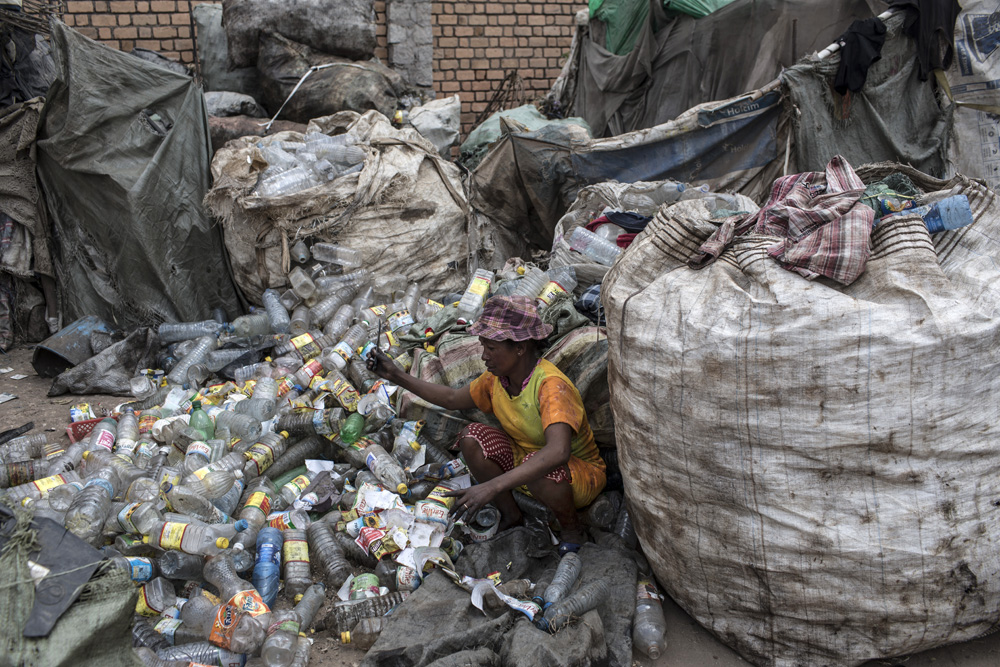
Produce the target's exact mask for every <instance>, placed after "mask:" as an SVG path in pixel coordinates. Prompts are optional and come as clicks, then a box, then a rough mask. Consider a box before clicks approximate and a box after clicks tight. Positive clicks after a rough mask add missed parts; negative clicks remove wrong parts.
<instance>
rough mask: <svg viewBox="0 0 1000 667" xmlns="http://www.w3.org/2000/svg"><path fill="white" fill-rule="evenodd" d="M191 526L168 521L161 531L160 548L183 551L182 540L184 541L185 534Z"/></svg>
mask: <svg viewBox="0 0 1000 667" xmlns="http://www.w3.org/2000/svg"><path fill="white" fill-rule="evenodd" d="M189 525H190V524H187V523H173V522H172V521H168V522H166V523H165V524H163V527H162V528H161V529H160V539H159V543H160V548H161V549H176V550H178V551H180V550H181V540H183V539H184V532H185V531H186V530H187V529H188V526H189Z"/></svg>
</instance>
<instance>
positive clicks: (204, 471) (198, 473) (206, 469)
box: [191, 464, 213, 479]
mask: <svg viewBox="0 0 1000 667" xmlns="http://www.w3.org/2000/svg"><path fill="white" fill-rule="evenodd" d="M210 472H213V471H212V466H211V464H209V465H207V466H202V467H201V468H198V469H197V470H195V471H194V472H193V473H191V474H192V475H194V476H195V477H197V478H198V479H205V476H206V475H208V473H210Z"/></svg>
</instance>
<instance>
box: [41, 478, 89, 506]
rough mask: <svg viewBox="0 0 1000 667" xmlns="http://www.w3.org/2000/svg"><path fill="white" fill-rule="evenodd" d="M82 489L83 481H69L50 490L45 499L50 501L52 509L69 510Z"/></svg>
mask: <svg viewBox="0 0 1000 667" xmlns="http://www.w3.org/2000/svg"><path fill="white" fill-rule="evenodd" d="M81 491H83V482H79V481H78V482H67V483H66V484H61V485H59V486H57V487H55V488H53V489H52V490H51V491H49V493H48V495H47V496H46V497H45V499H46V500H48V501H49V507H51V508H52V509H54V510H56V511H57V512H65V511H67V510H69V508H70V506H71V505H72V504H73V500H74V499H75V498H76V497H77V496H78V495H80V492H81Z"/></svg>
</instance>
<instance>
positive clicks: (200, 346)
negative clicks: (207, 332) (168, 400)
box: [167, 336, 219, 385]
mask: <svg viewBox="0 0 1000 667" xmlns="http://www.w3.org/2000/svg"><path fill="white" fill-rule="evenodd" d="M218 346H219V339H218V338H216V337H215V336H202V337H201V338H199V339H198V340H197V343H196V344H195V346H194V349H192V350H191V351H190V352H189V353H187V354H186V355H184V358H183V359H181V360H180V361H178V362H177V365H176V366H174V367H173V369H172V370H171V371H170V372H169V373H168V374H167V381H168V382H170V383H171V384H177V385H180V384H184V382H185V381H186V380H187V372H188V369H189V368H191V367H192V366H194V365H195V364H200V363H202V362H203V361H205V357H207V356H208V353H209V352H211V351H212V350H214V349H215V348H217V347H218Z"/></svg>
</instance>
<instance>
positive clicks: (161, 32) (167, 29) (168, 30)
mask: <svg viewBox="0 0 1000 667" xmlns="http://www.w3.org/2000/svg"><path fill="white" fill-rule="evenodd" d="M176 36H177V28H174V27H171V26H163V25H158V26H156V27H155V28H153V37H158V38H160V39H163V38H165V37H176Z"/></svg>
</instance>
